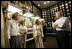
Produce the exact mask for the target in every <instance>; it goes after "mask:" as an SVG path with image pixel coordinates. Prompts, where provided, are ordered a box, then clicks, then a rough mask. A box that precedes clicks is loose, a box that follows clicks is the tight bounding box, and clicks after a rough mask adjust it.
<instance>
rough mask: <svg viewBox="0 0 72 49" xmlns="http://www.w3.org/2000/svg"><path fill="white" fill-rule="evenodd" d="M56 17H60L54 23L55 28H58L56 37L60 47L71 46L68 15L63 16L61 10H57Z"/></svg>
mask: <svg viewBox="0 0 72 49" xmlns="http://www.w3.org/2000/svg"><path fill="white" fill-rule="evenodd" d="M56 18H58V19H57V20H56V21H55V22H54V23H53V25H52V26H53V28H56V31H57V33H56V39H57V43H58V46H59V48H69V40H68V39H69V38H68V35H69V34H68V31H69V25H68V23H69V19H68V18H67V17H63V16H62V13H61V12H59V11H58V12H56Z"/></svg>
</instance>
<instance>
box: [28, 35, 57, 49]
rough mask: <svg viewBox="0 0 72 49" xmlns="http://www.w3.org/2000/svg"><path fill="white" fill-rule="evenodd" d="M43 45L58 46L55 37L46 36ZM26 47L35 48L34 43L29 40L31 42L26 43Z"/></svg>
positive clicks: (47, 46) (48, 46)
mask: <svg viewBox="0 0 72 49" xmlns="http://www.w3.org/2000/svg"><path fill="white" fill-rule="evenodd" d="M44 47H45V48H58V45H57V41H56V37H52V36H47V37H46V41H45V44H44ZM27 48H35V43H34V42H31V44H28V45H27Z"/></svg>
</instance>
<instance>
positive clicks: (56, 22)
mask: <svg viewBox="0 0 72 49" xmlns="http://www.w3.org/2000/svg"><path fill="white" fill-rule="evenodd" d="M54 24H58V20H56V21H55V22H54V23H53V24H52V27H53V28H55V26H54Z"/></svg>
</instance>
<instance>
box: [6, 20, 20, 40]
mask: <svg viewBox="0 0 72 49" xmlns="http://www.w3.org/2000/svg"><path fill="white" fill-rule="evenodd" d="M18 24H19V23H18V21H15V20H13V19H11V20H10V21H9V22H7V33H8V38H9V39H10V38H11V36H18V35H20V33H19V26H18Z"/></svg>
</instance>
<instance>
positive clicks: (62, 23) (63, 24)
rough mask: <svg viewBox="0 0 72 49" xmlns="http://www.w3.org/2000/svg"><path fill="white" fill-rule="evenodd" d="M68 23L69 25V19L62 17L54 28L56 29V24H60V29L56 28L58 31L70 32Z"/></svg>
mask: <svg viewBox="0 0 72 49" xmlns="http://www.w3.org/2000/svg"><path fill="white" fill-rule="evenodd" d="M68 23H69V19H68V17H61V18H59V19H57V20H56V21H55V22H54V23H53V25H52V27H53V28H55V26H54V24H58V27H57V28H56V30H57V31H60V30H69V28H68ZM62 27H65V28H64V29H62Z"/></svg>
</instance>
